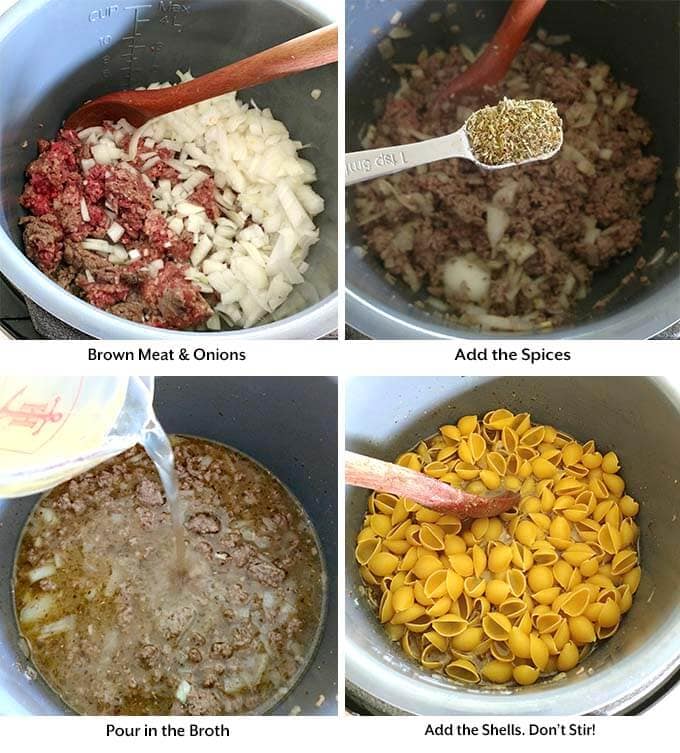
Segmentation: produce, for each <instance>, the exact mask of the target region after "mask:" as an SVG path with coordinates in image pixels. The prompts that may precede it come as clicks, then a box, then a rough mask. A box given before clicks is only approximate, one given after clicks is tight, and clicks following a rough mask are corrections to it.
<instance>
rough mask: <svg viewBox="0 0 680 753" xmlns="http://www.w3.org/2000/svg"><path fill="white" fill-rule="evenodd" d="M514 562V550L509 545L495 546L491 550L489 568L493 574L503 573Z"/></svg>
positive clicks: (488, 560)
mask: <svg viewBox="0 0 680 753" xmlns="http://www.w3.org/2000/svg"><path fill="white" fill-rule="evenodd" d="M511 561H512V549H511V548H510V547H509V546H508V545H507V544H494V545H493V546H492V547H491V549H490V550H489V554H488V557H487V567H488V568H489V570H490V571H491V572H492V573H502V572H505V570H507V569H508V566H509V565H510V562H511Z"/></svg>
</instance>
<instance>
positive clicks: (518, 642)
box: [508, 627, 531, 659]
mask: <svg viewBox="0 0 680 753" xmlns="http://www.w3.org/2000/svg"><path fill="white" fill-rule="evenodd" d="M508 647H509V648H510V650H511V651H512V653H513V655H514V656H515V657H517V658H519V659H529V658H530V657H531V641H530V640H529V636H528V635H527V633H525V632H524V631H522V630H520V629H519V628H518V627H513V628H512V629H511V630H510V636H509V637H508Z"/></svg>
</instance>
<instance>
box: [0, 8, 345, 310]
mask: <svg viewBox="0 0 680 753" xmlns="http://www.w3.org/2000/svg"><path fill="white" fill-rule="evenodd" d="M27 4H28V3H27ZM33 5H35V6H38V7H37V9H36V10H35V11H34V12H33V13H31V14H29V15H28V16H27V17H26V18H25V19H24V20H23V22H22V23H20V24H19V25H18V27H17V28H15V29H14V30H13V31H12V32H11V33H10V34H9V35H8V36H7V37H6V38H5V39H3V40H1V41H0V61H1V62H2V64H3V69H4V71H5V74H4V78H3V86H2V91H1V92H0V110H1V111H2V115H1V116H0V149H1V158H0V164H2V170H1V171H0V192H1V194H0V195H1V198H0V226H1V227H2V229H3V230H4V231H5V232H6V233H7V235H8V236H9V237H10V238H11V239H12V240H13V242H14V244H15V245H16V247H17V253H23V251H21V252H20V251H19V250H18V249H23V241H22V238H21V230H20V227H19V224H18V221H19V218H20V217H21V216H22V215H23V214H24V211H23V209H22V208H21V207H20V206H19V201H18V199H19V195H20V194H21V191H22V188H23V184H24V170H25V169H26V167H27V165H28V163H29V162H30V161H31V160H33V159H35V155H36V143H37V140H38V139H41V138H47V139H52V138H54V137H55V136H56V134H57V131H58V130H59V128H60V127H61V125H62V123H63V120H64V118H65V117H66V116H67V115H68V114H70V113H71V112H73V111H74V110H75V109H77V107H78V106H79V105H81V104H82V103H83V102H85V101H87V100H89V99H93V98H96V97H98V96H101V95H102V94H105V93H107V92H113V91H117V90H121V89H128V88H134V87H139V86H148V85H149V84H151V83H152V82H154V81H171V82H176V81H177V76H176V71H178V70H179V71H187V70H190V71H191V72H192V74H193V75H194V76H199V75H202V74H204V73H208V72H210V71H212V70H215V69H217V68H221V67H222V66H225V65H228V64H229V63H232V62H236V61H237V60H240V59H242V58H244V57H248V56H249V55H253V54H255V53H256V52H260V51H261V50H264V49H267V48H269V47H272V46H274V45H277V44H280V43H282V42H285V41H287V40H288V39H292V38H293V37H296V36H299V35H301V34H305V33H307V32H309V31H312V30H313V29H316V28H318V27H319V26H321V25H323V24H324V23H326V21H325V20H324V19H323V18H322V17H321V16H317V15H316V14H314V13H312V12H310V11H309V10H307V9H306V8H305V7H304V6H302V7H297V6H296V3H290V2H283V1H282V0H271V2H266V3H263V2H250V1H249V0H194V1H193V2H192V3H169V2H168V3H154V4H153V5H151V4H138V5H137V6H134V4H133V5H132V6H130V7H127V6H126V4H125V3H119V4H111V5H105V4H101V6H100V7H97V8H94V7H93V5H92V4H87V3H84V2H82V0H78V1H77V2H73V0H48V1H47V2H42V3H33ZM46 39H49V44H46V43H45V40H46ZM314 89H319V90H321V92H322V93H323V96H322V97H321V98H320V99H319V100H318V101H313V100H312V99H311V98H310V92H311V91H313V90H314ZM336 91H337V72H336V68H335V66H324V67H323V68H319V69H317V70H313V71H307V72H305V73H301V74H297V75H295V76H291V77H288V78H285V79H281V80H279V81H274V82H272V83H269V84H264V85H262V86H258V87H255V88H253V89H248V90H243V91H242V92H241V93H240V95H239V97H240V99H241V100H242V101H243V102H250V100H251V99H253V100H254V101H255V102H256V104H257V105H258V106H260V107H261V108H266V107H269V108H271V110H272V113H273V115H274V117H275V118H277V119H279V120H281V121H282V122H284V123H285V125H286V126H287V128H288V129H289V131H290V133H291V134H292V137H293V138H295V139H298V140H299V141H301V142H302V143H303V144H308V145H309V147H308V148H307V149H306V150H304V151H303V152H301V155H302V156H304V157H305V158H307V159H309V160H310V161H311V162H313V163H314V165H315V167H316V169H317V174H318V180H317V182H316V183H315V184H314V188H315V190H316V191H317V193H319V194H320V195H321V196H322V197H323V198H324V200H325V204H326V208H325V211H324V212H323V213H322V214H320V215H318V216H317V218H316V220H315V222H316V224H317V225H318V227H319V230H320V240H319V242H318V243H317V244H316V245H315V246H313V247H312V249H311V251H310V256H309V259H308V261H309V263H310V269H309V271H308V272H307V273H306V276H305V279H306V281H308V282H309V283H310V285H309V286H304V287H305V291H306V292H305V297H306V298H307V299H308V300H306V303H305V306H306V307H311V306H313V305H315V304H316V303H317V302H318V301H320V300H322V299H324V298H326V297H327V296H329V295H331V294H332V293H333V292H334V291H335V290H336V289H337V237H336V235H337V234H336V230H335V228H337V149H336V143H337V138H336V137H335V136H334V132H335V130H336V128H337V125H336V124H337V107H336ZM312 104H313V107H312ZM35 274H36V275H39V274H42V273H41V272H40V271H39V270H38V268H37V267H36V269H35ZM45 283H46V284H50V283H49V280H47V279H45ZM52 294H53V295H59V296H63V295H65V293H63V292H62V291H61V289H60V288H59V287H58V286H57V285H56V283H53V292H52ZM305 306H303V308H304V307H305Z"/></svg>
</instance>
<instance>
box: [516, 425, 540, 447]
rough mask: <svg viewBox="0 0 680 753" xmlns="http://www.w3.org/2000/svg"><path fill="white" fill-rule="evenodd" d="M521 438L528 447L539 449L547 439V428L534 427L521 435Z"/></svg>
mask: <svg viewBox="0 0 680 753" xmlns="http://www.w3.org/2000/svg"><path fill="white" fill-rule="evenodd" d="M521 438H522V444H523V445H525V446H526V447H538V445H540V444H541V442H543V439H544V438H545V426H534V427H532V428H531V429H529V430H528V431H526V432H524V433H523V434H521Z"/></svg>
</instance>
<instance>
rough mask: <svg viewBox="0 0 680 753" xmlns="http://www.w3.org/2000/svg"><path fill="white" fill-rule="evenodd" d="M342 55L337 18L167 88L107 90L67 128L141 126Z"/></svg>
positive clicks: (77, 113)
mask: <svg viewBox="0 0 680 753" xmlns="http://www.w3.org/2000/svg"><path fill="white" fill-rule="evenodd" d="M337 60H338V27H337V25H335V24H333V25H331V26H324V27H323V28H321V29H316V30H315V31H311V32H309V34H304V35H303V36H301V37H296V38H295V39H291V40H289V41H288V42H284V43H283V44H279V45H277V46H276V47H272V48H270V49H269V50H264V51H263V52H258V53H257V54H256V55H252V56H251V57H249V58H245V60H239V61H238V62H237V63H232V64H231V65H227V66H226V67H224V68H220V69H219V70H217V71H213V72H212V73H206V74H205V76H199V78H196V79H194V80H193V81H188V82H187V83H185V84H178V85H177V86H171V87H166V88H164V89H151V90H148V89H147V90H132V91H122V92H114V93H112V94H105V95H104V96H103V97H99V98H97V99H94V100H92V101H90V102H87V103H86V104H84V105H83V106H82V107H79V108H78V109H77V110H76V111H75V112H74V113H73V114H72V115H70V116H69V117H68V118H67V119H66V124H65V126H66V128H73V129H79V128H88V127H89V126H95V125H101V123H103V122H104V121H105V120H112V121H113V122H117V121H118V120H120V119H121V118H125V119H126V120H127V121H128V123H130V124H132V125H133V126H135V128H139V126H142V125H144V123H146V122H147V120H151V118H155V117H157V116H158V115H165V114H166V113H168V112H173V111H174V110H180V109H181V108H182V107H188V106H189V105H195V104H196V103H197V102H202V101H203V100H206V99H211V98H212V97H217V96H219V95H220V94H226V93H228V92H232V91H238V90H239V89H247V88H248V87H251V86H257V85H258V84H266V83H267V82H268V81H274V80H275V79H277V78H284V77H285V76H290V75H291V74H293V73H300V72H301V71H308V70H310V69H312V68H320V67H321V66H322V65H328V64H329V63H335V62H337Z"/></svg>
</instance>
